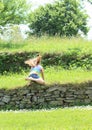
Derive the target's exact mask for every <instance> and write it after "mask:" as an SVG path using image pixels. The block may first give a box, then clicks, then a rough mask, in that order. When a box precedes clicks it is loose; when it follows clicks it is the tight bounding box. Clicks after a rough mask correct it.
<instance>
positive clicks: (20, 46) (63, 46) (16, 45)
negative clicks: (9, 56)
mask: <svg viewBox="0 0 92 130" xmlns="http://www.w3.org/2000/svg"><path fill="white" fill-rule="evenodd" d="M16 40H17V39H16ZM74 48H77V49H79V51H80V52H81V53H91V52H92V41H87V40H83V39H81V38H71V39H67V38H60V37H42V38H36V37H33V38H30V39H29V40H25V41H8V42H4V41H0V52H21V51H27V52H30V51H31V52H32V51H33V52H35V51H37V52H40V53H53V52H55V53H62V52H67V51H69V50H70V49H74Z"/></svg>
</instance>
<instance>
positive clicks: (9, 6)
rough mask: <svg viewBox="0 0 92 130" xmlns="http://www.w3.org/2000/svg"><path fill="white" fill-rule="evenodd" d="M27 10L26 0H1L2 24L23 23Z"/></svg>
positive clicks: (0, 23)
mask: <svg viewBox="0 0 92 130" xmlns="http://www.w3.org/2000/svg"><path fill="white" fill-rule="evenodd" d="M27 11H28V6H27V2H26V0H0V25H1V26H5V25H6V24H19V23H23V22H24V21H25V19H26V16H27Z"/></svg>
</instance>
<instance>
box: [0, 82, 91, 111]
mask: <svg viewBox="0 0 92 130" xmlns="http://www.w3.org/2000/svg"><path fill="white" fill-rule="evenodd" d="M88 104H89V105H92V82H91V81H89V82H87V83H81V84H53V85H45V86H42V85H38V84H36V83H31V84H30V85H27V86H24V87H20V88H16V89H11V90H6V89H0V110H2V109H3V110H10V109H12V110H16V109H41V108H51V107H66V106H75V105H88Z"/></svg>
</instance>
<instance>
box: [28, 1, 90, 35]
mask: <svg viewBox="0 0 92 130" xmlns="http://www.w3.org/2000/svg"><path fill="white" fill-rule="evenodd" d="M87 17H88V16H87V14H86V12H85V11H84V10H83V8H82V6H81V5H80V3H79V2H78V1H77V0H61V1H57V2H55V3H54V4H47V5H46V6H40V7H39V8H38V9H37V10H35V11H34V12H33V13H31V14H30V15H29V23H30V24H29V27H30V29H31V30H32V33H31V34H35V35H38V36H41V35H43V34H48V35H60V36H76V35H78V32H79V30H80V31H81V32H83V33H84V34H87V32H88V28H87Z"/></svg>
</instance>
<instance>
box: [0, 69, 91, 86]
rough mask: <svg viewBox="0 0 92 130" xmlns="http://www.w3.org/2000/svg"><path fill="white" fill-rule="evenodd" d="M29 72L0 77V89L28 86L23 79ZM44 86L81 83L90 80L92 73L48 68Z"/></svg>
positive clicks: (45, 72)
mask: <svg viewBox="0 0 92 130" xmlns="http://www.w3.org/2000/svg"><path fill="white" fill-rule="evenodd" d="M28 74H29V72H27V73H26V72H24V73H20V74H17V73H16V74H14V73H13V74H8V75H1V76H0V88H16V87H23V86H24V85H26V84H28V83H29V82H28V81H25V78H26V77H27V76H28ZM44 75H45V81H46V84H54V83H61V84H65V83H81V82H87V81H89V80H92V71H87V70H81V69H77V70H64V69H62V68H61V67H50V68H46V69H45V70H44Z"/></svg>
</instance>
